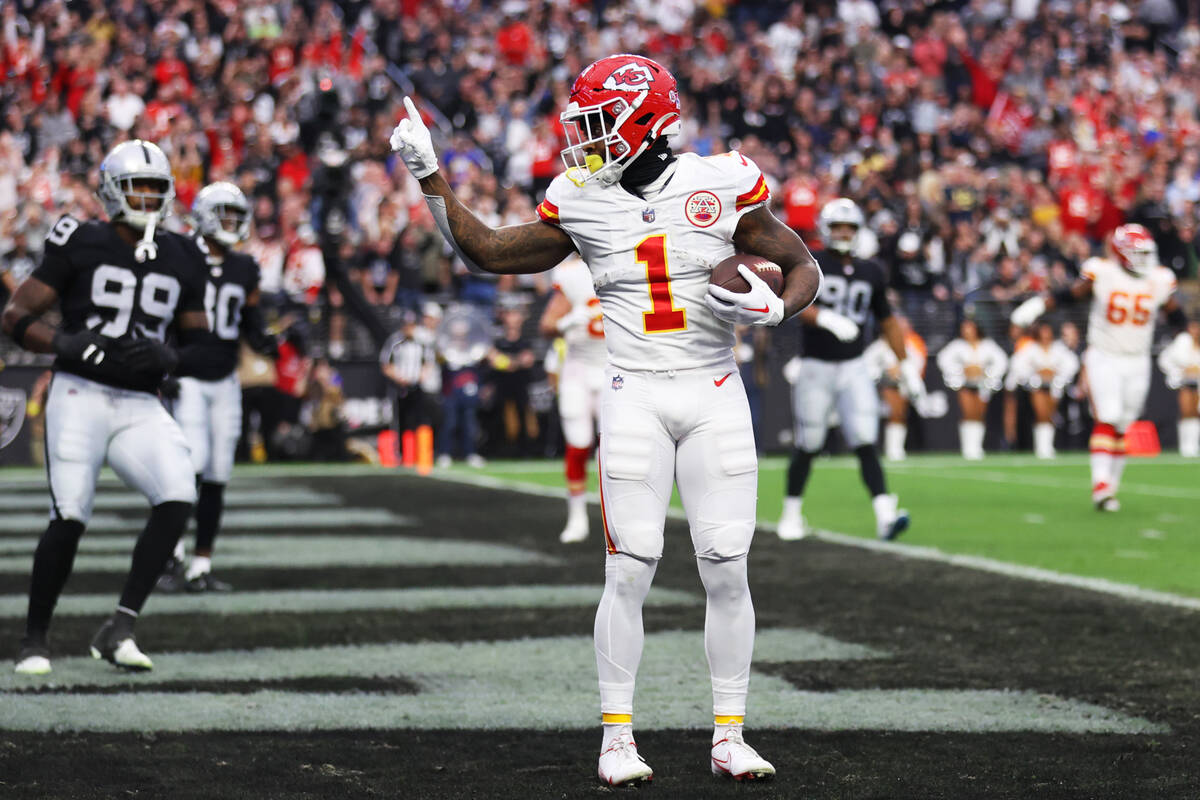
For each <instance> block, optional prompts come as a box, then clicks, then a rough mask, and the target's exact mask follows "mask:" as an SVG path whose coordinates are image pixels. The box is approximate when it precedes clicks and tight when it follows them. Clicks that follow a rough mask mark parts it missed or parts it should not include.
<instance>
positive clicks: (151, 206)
mask: <svg viewBox="0 0 1200 800" xmlns="http://www.w3.org/2000/svg"><path fill="white" fill-rule="evenodd" d="M141 181H154V182H155V183H156V184H157V187H156V189H152V190H147V189H146V188H145V187H138V188H135V187H134V183H135V182H141ZM96 195H97V196H98V197H99V198H100V202H101V203H102V204H103V205H104V211H105V212H106V213H107V214H108V218H109V219H110V220H112V221H113V222H124V223H126V224H127V225H129V226H130V227H133V228H137V229H138V230H145V229H146V228H147V227H148V226H149V227H154V226H157V225H158V223H160V222H162V221H163V220H164V219H166V218H167V217H168V216H170V214H171V203H172V202H173V201H174V200H175V177H174V176H173V175H172V174H171V162H170V161H168V160H167V157H166V155H165V154H164V153H163V151H162V150H160V149H159V147H158V145H156V144H154V143H153V142H145V141H142V140H141V139H132V140H130V141H128V142H121V143H120V144H119V145H117V146H116V147H114V148H113V149H112V150H109V151H108V155H106V156H105V157H104V160H103V161H101V162H100V188H99V189H97V190H96Z"/></svg>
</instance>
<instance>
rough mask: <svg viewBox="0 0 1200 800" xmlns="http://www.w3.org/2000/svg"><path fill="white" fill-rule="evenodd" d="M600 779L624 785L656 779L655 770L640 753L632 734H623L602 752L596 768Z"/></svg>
mask: <svg viewBox="0 0 1200 800" xmlns="http://www.w3.org/2000/svg"><path fill="white" fill-rule="evenodd" d="M596 772H597V774H599V776H600V780H602V781H604V782H605V783H607V784H608V785H609V786H624V785H626V784H630V783H641V782H644V781H650V780H653V779H654V770H652V769H650V765H649V764H647V763H646V759H644V758H642V757H641V756H640V755H638V751H637V743H636V742H634V741H633V736H632V735H631V734H622V735H621V736H618V737H617V738H616V739H613V741H612V743H611V744H609V746H608V747H607V748H606V749H605V750H604V752H602V753H601V754H600V764H599V766H598V767H597V770H596Z"/></svg>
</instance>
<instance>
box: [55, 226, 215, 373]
mask: <svg viewBox="0 0 1200 800" xmlns="http://www.w3.org/2000/svg"><path fill="white" fill-rule="evenodd" d="M154 243H155V245H157V247H158V253H157V255H156V256H155V257H154V258H153V259H148V260H147V261H145V262H138V260H137V259H136V258H135V257H134V245H131V244H128V243H127V242H126V241H125V240H124V239H122V238H121V237H120V236H119V235H118V234H117V230H116V228H115V227H114V226H113V225H112V224H111V223H108V222H99V221H95V220H93V221H87V222H81V221H79V220H77V219H75V218H74V217H71V216H64V217H61V218H59V220H58V222H56V223H55V224H54V227H53V228H51V229H50V232H49V233H47V234H46V248H45V251H44V253H43V255H42V263H41V264H40V265H39V266H38V267H37V269H35V270H34V272H33V277H35V278H37V279H38V280H40V281H41V282H43V283H45V284H46V285H48V286H50V287H52V288H53V289H54V290H55V291H56V292H58V297H59V305H60V308H61V311H62V326H61V327H62V329H63V330H64V331H66V332H67V333H75V332H77V331H81V330H83V329H85V328H87V329H90V330H93V331H96V332H97V333H99V334H100V335H102V336H107V337H109V338H112V339H118V340H132V339H135V338H152V339H158V340H159V341H163V340H165V339H166V336H167V332H168V330H169V329H171V328H172V324H173V323H174V322H175V320H176V318H177V317H178V316H179V315H180V314H182V313H184V312H187V311H203V310H204V255H203V254H202V253H201V252H200V249H199V248H197V247H196V244H195V242H193V241H192V240H191V239H189V238H188V237H186V236H182V235H180V234H178V233H172V232H170V231H161V230H160V231H157V232H156V233H155V235H154ZM54 368H55V369H56V370H62V371H64V372H71V373H74V374H76V375H79V376H81V377H84V378H87V379H89V380H94V381H98V382H100V383H106V384H108V385H110V386H117V387H119V388H122V389H134V390H137V391H145V392H155V391H157V390H158V381H157V380H156V379H155V380H152V379H149V378H147V377H145V376H142V377H141V378H139V377H138V376H136V375H129V376H121V375H114V374H112V371H111V370H110V371H104V372H101V371H100V370H97V369H96V368H94V367H92V366H90V365H87V364H84V363H82V362H79V361H70V360H65V359H62V358H58V359H55V362H54Z"/></svg>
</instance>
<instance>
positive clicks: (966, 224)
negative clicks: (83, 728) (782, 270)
mask: <svg viewBox="0 0 1200 800" xmlns="http://www.w3.org/2000/svg"><path fill="white" fill-rule="evenodd" d="M0 27H2V30H0V36H2V39H3V41H2V45H3V47H2V53H3V58H2V69H0V82H2V84H0V105H2V108H0V278H2V279H3V285H4V287H6V289H7V290H8V291H11V290H12V288H13V287H14V286H15V285H16V283H17V282H19V281H20V280H21V279H22V278H23V277H24V276H25V275H27V274H28V273H29V272H30V271H31V270H32V268H33V266H34V265H35V264H36V263H37V260H38V258H39V255H40V253H39V250H40V247H41V242H42V240H43V238H44V235H45V233H46V231H47V230H48V228H49V226H50V225H52V224H53V222H54V220H55V219H56V217H57V215H58V214H59V213H61V212H72V213H75V214H78V215H81V216H85V217H95V216H99V215H100V213H101V209H100V207H99V205H98V203H97V201H96V199H95V196H94V190H95V186H96V169H95V167H96V166H97V164H98V162H99V160H100V158H101V157H102V156H103V153H104V152H105V151H106V150H107V149H108V148H109V147H111V146H112V145H113V144H114V143H116V142H118V141H121V140H123V139H125V138H131V137H137V138H144V139H148V140H152V141H155V142H157V143H159V144H160V145H161V146H162V148H163V150H164V151H165V152H166V153H167V155H168V157H169V158H170V159H171V163H172V165H173V166H174V169H175V179H176V195H177V197H176V202H177V204H178V208H177V211H178V213H177V214H176V216H175V220H176V223H175V224H177V225H179V224H182V223H181V222H180V220H182V219H183V218H184V217H185V214H186V210H187V208H188V206H189V204H190V202H191V200H192V198H193V197H194V196H195V193H196V192H197V191H198V190H199V189H200V188H201V187H202V186H203V185H204V184H205V183H207V182H211V181H215V180H230V181H234V182H236V183H237V184H238V185H239V186H241V187H242V189H243V190H244V191H245V193H246V194H247V196H248V197H250V198H251V200H252V203H253V208H254V225H253V233H252V236H251V239H250V241H249V242H248V243H247V244H246V245H245V249H246V250H247V251H248V252H250V253H251V254H253V255H254V256H255V257H256V258H257V260H258V261H259V263H260V265H261V268H262V294H263V301H262V302H263V305H264V307H265V308H267V309H268V311H269V314H270V318H271V319H272V320H274V322H275V324H276V326H277V327H289V328H290V331H291V340H292V341H293V342H295V343H298V344H297V347H298V348H299V349H298V353H299V355H296V356H295V358H296V359H297V363H298V364H300V365H301V366H302V367H303V368H305V369H311V368H313V366H312V365H313V364H314V363H318V362H313V361H312V360H311V358H310V357H312V358H316V359H321V358H325V357H328V358H330V359H333V360H334V361H335V362H336V361H337V360H340V359H346V358H350V359H359V360H365V359H374V358H375V357H376V355H377V353H378V350H379V347H380V345H381V344H382V343H383V342H382V340H383V338H384V337H385V336H386V334H387V333H389V332H391V331H394V330H398V329H400V328H401V327H402V325H403V324H405V318H406V314H412V315H422V314H424V315H425V316H429V314H428V313H426V312H430V311H431V308H432V307H431V305H430V304H431V303H432V304H435V305H436V306H437V308H438V311H439V312H440V311H441V309H442V308H445V307H448V306H450V305H451V304H454V303H470V304H475V305H477V306H480V307H482V308H483V309H484V311H485V313H487V314H496V315H497V316H496V319H497V323H498V325H497V330H506V331H507V333H498V334H497V341H499V342H500V343H501V345H502V346H501V347H500V350H501V351H503V350H504V346H503V341H502V340H503V339H505V338H506V337H508V338H509V339H511V340H512V342H517V340H518V339H519V338H520V337H519V336H518V335H517V334H516V333H515V332H513V331H512V323H511V320H510V321H507V322H505V323H504V324H503V325H501V324H499V323H501V322H502V320H501V319H500V317H501V316H503V315H502V314H499V312H498V309H499V308H501V307H503V308H506V309H512V308H515V307H521V308H524V309H525V310H524V311H523V312H521V313H522V318H523V319H527V320H528V325H527V327H526V331H527V332H529V335H530V336H531V338H533V339H534V340H535V341H533V342H532V344H530V345H529V347H530V348H532V349H533V350H536V351H537V352H538V353H539V355H540V353H541V352H544V351H545V349H546V347H547V344H548V343H546V342H544V341H536V331H534V330H533V329H534V328H535V326H536V322H537V310H538V308H540V306H541V304H542V303H543V302H544V299H545V297H546V294H547V292H548V291H549V290H550V283H549V281H548V280H547V279H546V278H545V277H544V276H530V277H527V278H526V277H522V278H510V277H509V278H504V279H501V280H496V279H494V278H492V277H490V276H488V277H482V276H477V275H474V274H471V273H469V272H468V271H467V270H466V269H465V267H464V266H463V265H462V264H461V263H457V262H456V259H455V258H454V257H453V255H452V253H451V252H450V250H449V249H448V248H447V247H445V246H444V244H443V242H442V240H441V237H440V235H439V234H438V233H437V232H436V228H435V226H434V223H433V220H432V219H431V217H430V215H429V213H428V211H427V209H426V206H425V204H424V202H422V199H421V195H420V191H419V189H418V187H417V184H416V182H415V181H414V180H412V179H411V177H410V176H409V174H408V171H407V170H405V169H404V168H403V166H402V165H401V164H400V162H399V161H398V160H397V159H395V158H394V157H393V156H392V155H391V154H390V152H389V146H388V136H389V133H390V132H391V130H392V127H393V126H394V125H395V123H396V121H397V119H398V118H399V115H401V114H402V113H403V111H402V107H401V105H400V98H401V97H402V96H403V95H405V94H409V95H412V96H413V97H414V99H415V100H416V101H417V104H418V106H419V107H420V108H421V109H422V112H423V113H424V114H425V115H426V118H427V121H428V122H429V123H430V124H431V126H432V127H434V128H435V135H436V136H437V137H438V139H439V142H438V145H439V152H440V154H441V156H442V164H443V169H444V172H445V174H446V175H447V178H448V179H449V180H450V181H451V183H452V184H453V186H454V188H455V190H456V192H457V193H458V195H459V197H461V198H462V199H463V201H464V202H466V203H467V204H468V205H470V206H471V207H472V208H474V209H476V210H477V211H479V213H480V214H481V215H482V216H484V217H485V218H486V221H487V222H489V224H497V223H515V222H524V221H528V220H531V219H533V218H534V211H533V209H534V206H535V204H536V203H537V202H538V201H540V199H541V195H542V193H543V192H544V191H545V189H546V187H547V186H548V184H549V182H550V180H551V179H552V178H553V177H554V175H555V174H557V173H558V172H559V171H560V170H561V169H562V163H561V161H560V158H559V150H560V149H561V147H562V141H563V136H562V131H561V128H560V125H559V122H558V112H559V111H560V110H561V109H562V107H563V106H564V104H565V98H566V95H567V92H568V90H569V84H570V81H571V80H572V79H573V77H574V76H575V75H576V74H578V73H579V72H580V70H581V69H582V68H583V67H584V66H585V65H586V64H587V63H589V62H590V61H592V60H594V59H596V58H600V57H602V56H605V55H608V54H610V53H614V52H621V51H631V52H639V53H643V54H645V55H647V56H649V57H651V58H654V59H657V60H659V61H661V62H662V63H664V64H666V65H668V66H669V67H670V68H671V69H672V70H673V71H674V74H675V75H676V76H677V78H678V79H679V82H680V88H681V99H682V103H683V108H684V130H683V132H682V134H681V135H680V136H679V137H678V138H677V139H676V141H675V143H674V146H675V147H676V149H680V150H684V149H686V150H692V151H695V152H698V153H701V154H708V153H717V152H722V151H724V150H726V149H730V148H736V149H738V150H740V151H741V152H743V153H744V154H746V155H748V156H750V157H751V158H753V159H754V160H755V161H756V162H757V164H758V165H759V166H760V167H761V168H762V170H763V172H764V173H765V174H766V175H767V177H768V183H769V185H770V187H771V190H772V195H773V198H774V203H775V206H776V213H777V214H778V215H779V216H780V217H781V218H782V219H784V220H785V221H786V223H787V224H788V225H790V226H791V227H793V228H794V229H796V230H797V231H798V232H800V233H801V235H802V236H804V237H805V240H806V241H808V242H810V244H811V246H812V247H813V248H814V249H816V248H819V247H820V241H819V237H818V235H817V232H816V219H817V214H818V212H819V210H820V208H821V207H822V205H823V204H824V203H826V202H827V201H829V200H831V199H833V198H835V197H839V196H847V197H851V198H853V199H854V200H855V201H856V202H858V203H859V205H860V206H861V207H862V209H863V210H864V212H865V214H866V217H867V222H868V227H869V229H870V230H869V231H868V232H867V233H868V234H869V235H868V236H866V237H865V241H864V242H863V245H862V246H863V248H864V252H866V253H871V254H873V255H874V256H875V257H877V258H878V259H879V260H880V261H881V262H882V263H883V264H884V265H885V266H886V267H887V269H888V271H889V275H890V286H891V288H892V289H893V290H894V292H895V294H894V302H895V303H896V304H897V305H898V306H899V307H900V308H901V309H902V310H903V311H904V312H905V315H906V316H907V317H908V319H909V320H910V321H911V324H912V326H913V328H914V329H915V330H916V331H917V332H918V333H920V334H921V335H922V336H923V337H924V338H925V340H926V343H927V345H928V347H929V350H930V353H931V354H932V353H933V352H935V351H936V350H938V349H940V348H941V347H942V346H943V345H945V344H946V343H947V342H949V341H950V340H951V339H952V338H953V337H954V336H955V335H956V332H957V330H958V323H959V321H960V320H961V319H962V318H963V317H964V316H968V317H973V318H974V319H976V321H978V322H979V324H980V327H981V328H982V329H983V332H984V334H985V335H988V336H991V337H993V338H995V339H996V340H997V341H998V342H999V343H1000V344H1001V345H1002V346H1005V347H1006V348H1007V349H1009V350H1011V347H1012V342H1011V340H1010V333H1009V330H1008V326H1007V319H1008V313H1009V311H1010V310H1011V308H1012V307H1014V306H1015V304H1016V302H1018V301H1019V300H1021V299H1022V298H1023V297H1025V296H1027V295H1028V294H1029V293H1030V292H1033V291H1037V290H1040V289H1047V288H1050V289H1054V288H1060V287H1062V286H1065V285H1067V284H1069V283H1070V282H1071V281H1072V280H1073V278H1074V277H1075V276H1076V275H1077V274H1078V270H1079V266H1080V264H1081V263H1082V261H1083V260H1084V259H1086V258H1087V257H1088V256H1090V255H1094V254H1097V253H1099V252H1101V251H1102V248H1103V243H1104V240H1105V237H1106V235H1107V234H1108V233H1110V232H1111V231H1112V230H1113V229H1114V228H1115V227H1117V226H1118V225H1120V224H1122V223H1123V222H1139V223H1141V224H1143V225H1145V226H1146V227H1147V228H1148V229H1149V230H1150V231H1151V232H1152V233H1153V235H1154V238H1155V240H1156V242H1157V245H1158V249H1159V254H1160V257H1161V259H1162V262H1163V263H1164V264H1165V265H1167V266H1168V267H1170V268H1171V269H1172V270H1173V271H1174V272H1175V273H1176V274H1177V275H1178V276H1179V278H1180V279H1182V280H1185V281H1187V280H1194V279H1195V278H1196V277H1197V271H1198V265H1200V231H1198V228H1197V226H1198V224H1200V205H1198V201H1200V115H1198V108H1197V99H1196V98H1197V96H1200V22H1197V20H1195V19H1185V18H1184V17H1183V16H1181V14H1180V11H1179V9H1178V8H1177V7H1176V6H1175V5H1174V4H1173V3H1171V2H1170V0H1145V2H1130V3H1121V2H1074V3H1072V2H1069V1H1068V0H1052V2H1039V0H1014V2H1012V3H1011V4H1010V3H1006V2H1001V1H1000V0H973V1H972V2H923V1H922V0H912V1H911V2H900V1H899V0H889V1H888V2H882V3H874V2H870V1H869V0H840V1H839V2H815V3H786V2H778V1H776V2H753V3H751V2H736V1H735V0H724V1H723V0H712V1H711V2H705V3H699V2H693V0H658V1H656V2H651V1H650V0H629V2H616V1H612V2H595V3H583V2H573V1H572V0H550V1H549V2H536V1H535V0H502V2H498V3H497V2H481V0H441V1H440V2H421V1H420V0H372V1H371V2H366V1H365V0H358V1H357V2H331V1H330V0H321V1H319V2H266V0H251V2H232V0H209V1H201V0H179V1H178V2H171V3H166V2H160V1H159V0H118V2H105V0H90V1H89V2H71V3H67V2H62V1H61V0H58V1H57V2H29V1H28V0H25V1H24V2H10V3H5V4H4V6H3V9H2V10H0ZM493 175H498V176H501V179H500V180H497V179H496V178H494V177H492V176H493ZM1193 286H1194V284H1193ZM1192 291H1193V293H1194V289H1193V290H1192ZM370 309H374V311H375V312H377V313H376V314H374V315H372V314H369V313H365V312H366V311H368V310H370ZM372 316H374V318H375V319H376V320H382V321H383V325H382V326H379V325H377V326H376V328H374V329H373V328H372V326H371V325H370V324H362V323H360V322H359V321H358V319H359V318H368V317H372ZM381 331H382V334H383V335H379V334H380V332H381ZM373 332H374V333H375V334H376V335H375V337H374V338H373V337H372V335H371V334H372V333H373ZM514 337H515V338H514ZM777 338H778V336H777ZM516 346H517V345H516V344H513V347H516ZM524 347H526V343H524V342H521V343H520V347H519V348H518V350H519V351H520V352H521V357H520V363H521V364H522V365H524V366H523V367H522V368H523V369H526V368H528V367H529V365H528V364H527V360H528V359H527V357H526V356H525V355H524V352H525V351H524V350H523V349H522V348H524ZM794 348H795V344H794V343H790V344H788V343H780V342H773V343H771V344H770V345H769V349H772V350H775V351H778V352H781V353H786V352H788V351H789V350H794ZM487 360H488V362H489V363H490V364H491V365H492V366H493V367H494V366H495V365H496V364H497V363H498V362H500V361H503V363H505V364H511V363H512V361H511V359H509V358H508V357H507V356H506V357H505V358H504V359H497V358H495V357H494V356H490V357H489V358H488V359H487ZM781 361H782V359H781ZM319 363H322V364H323V363H325V362H319ZM288 369H290V367H288ZM324 369H329V367H328V366H327V365H326V366H325V367H324ZM485 371H486V370H485ZM504 371H505V370H492V372H493V373H497V372H504ZM535 371H536V370H531V374H532V373H533V372H535ZM323 374H324V373H323ZM325 380H326V382H329V380H331V379H330V378H329V377H328V375H326V377H325ZM530 381H532V378H530ZM300 383H301V384H302V383H304V381H303V380H301V381H300ZM499 383H500V384H505V383H506V381H505V380H502V381H500V382H499ZM442 391H443V392H448V391H450V389H448V388H446V386H443V388H442ZM503 391H505V392H506V393H508V394H514V396H516V397H519V398H521V399H522V402H525V403H528V402H529V400H528V398H529V396H530V393H529V392H528V391H526V390H512V389H504V390H503ZM525 416H526V415H524V414H523V413H520V412H518V413H516V414H515V417H514V416H513V415H512V414H509V415H508V417H507V421H506V422H504V423H503V424H504V425H505V427H506V428H507V429H508V430H509V431H511V430H512V428H513V425H514V424H517V423H519V424H518V425H517V427H519V428H523V429H525V433H526V434H528V433H529V428H530V427H536V425H535V424H534V423H532V422H525V421H524V417H525ZM514 419H515V420H516V421H517V422H516V423H514V422H513V420H514Z"/></svg>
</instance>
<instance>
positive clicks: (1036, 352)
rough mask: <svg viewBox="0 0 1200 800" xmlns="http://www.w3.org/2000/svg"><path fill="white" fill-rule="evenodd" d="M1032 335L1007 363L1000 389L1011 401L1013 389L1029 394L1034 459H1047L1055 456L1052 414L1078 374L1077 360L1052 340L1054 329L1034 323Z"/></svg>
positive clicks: (1047, 325)
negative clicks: (1031, 338)
mask: <svg viewBox="0 0 1200 800" xmlns="http://www.w3.org/2000/svg"><path fill="white" fill-rule="evenodd" d="M1035 334H1036V335H1035V337H1034V339H1033V340H1032V341H1029V340H1026V342H1025V343H1024V344H1023V345H1019V346H1018V347H1017V351H1016V352H1015V353H1013V355H1012V358H1011V359H1009V362H1008V377H1007V378H1005V382H1004V388H1005V389H1007V390H1008V392H1009V397H1013V398H1015V394H1014V393H1015V392H1016V390H1017V389H1025V390H1026V391H1028V392H1029V401H1030V403H1031V404H1032V405H1033V417H1034V423H1033V453H1034V455H1035V456H1036V457H1037V458H1044V459H1050V458H1054V456H1055V451H1054V414H1055V412H1056V411H1057V410H1058V401H1059V400H1061V399H1062V396H1063V392H1064V391H1066V388H1067V387H1068V386H1070V385H1071V381H1073V380H1075V375H1076V374H1077V373H1078V372H1079V356H1077V355H1075V353H1074V352H1072V351H1071V348H1069V347H1067V346H1066V345H1065V344H1063V343H1062V342H1060V341H1058V340H1057V339H1056V338H1055V337H1054V326H1053V325H1051V324H1050V323H1049V322H1040V323H1038V325H1037V327H1036V331H1035ZM1014 402H1015V400H1014ZM1013 413H1014V414H1015V413H1016V412H1015V406H1014V412H1013ZM1014 419H1015V417H1014ZM1013 424H1014V427H1015V424H1016V423H1015V422H1014V423H1013Z"/></svg>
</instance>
